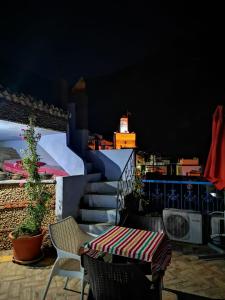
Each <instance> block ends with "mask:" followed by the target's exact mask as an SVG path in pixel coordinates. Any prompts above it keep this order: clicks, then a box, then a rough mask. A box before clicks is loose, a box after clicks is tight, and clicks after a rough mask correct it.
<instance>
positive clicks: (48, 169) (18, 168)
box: [3, 160, 69, 177]
mask: <svg viewBox="0 0 225 300" xmlns="http://www.w3.org/2000/svg"><path fill="white" fill-rule="evenodd" d="M3 170H4V171H6V172H11V173H16V174H21V175H22V176H24V177H27V172H26V171H25V170H24V169H23V168H22V165H21V164H19V163H17V162H16V163H15V161H10V160H6V161H4V163H3ZM38 173H39V174H44V173H47V174H52V175H55V176H68V175H69V174H68V173H67V172H66V171H64V170H63V169H62V168H60V167H57V166H48V165H46V164H45V163H44V165H42V166H40V167H39V168H38Z"/></svg>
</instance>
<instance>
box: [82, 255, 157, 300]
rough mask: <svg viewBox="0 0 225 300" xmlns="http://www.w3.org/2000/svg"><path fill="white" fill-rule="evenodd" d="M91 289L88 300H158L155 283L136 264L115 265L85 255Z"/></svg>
mask: <svg viewBox="0 0 225 300" xmlns="http://www.w3.org/2000/svg"><path fill="white" fill-rule="evenodd" d="M84 267H85V269H86V270H87V272H88V276H89V280H90V289H89V295H88V300H91V299H94V300H122V299H123V300H125V299H129V300H137V299H142V300H147V299H148V300H150V299H154V300H156V299H158V297H157V291H156V290H155V289H154V285H153V283H152V282H151V281H150V280H148V279H147V278H146V277H145V275H144V274H143V273H142V272H141V271H140V270H139V269H138V268H137V267H136V265H135V264H113V263H108V262H102V261H99V260H97V259H93V258H91V257H89V256H87V255H84Z"/></svg>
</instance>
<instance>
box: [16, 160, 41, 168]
mask: <svg viewBox="0 0 225 300" xmlns="http://www.w3.org/2000/svg"><path fill="white" fill-rule="evenodd" d="M44 165H46V163H44V162H42V161H39V162H37V166H38V167H42V166H44ZM15 166H16V167H17V166H18V167H19V166H22V160H17V161H16V164H15Z"/></svg>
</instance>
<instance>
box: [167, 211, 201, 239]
mask: <svg viewBox="0 0 225 300" xmlns="http://www.w3.org/2000/svg"><path fill="white" fill-rule="evenodd" d="M163 221H164V225H165V228H166V232H167V235H168V237H169V238H170V239H171V240H175V241H182V242H187V243H194V244H202V215H201V214H200V213H199V212H195V211H191V210H181V209H173V208H168V209H164V210H163Z"/></svg>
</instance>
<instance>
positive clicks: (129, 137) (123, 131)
mask: <svg viewBox="0 0 225 300" xmlns="http://www.w3.org/2000/svg"><path fill="white" fill-rule="evenodd" d="M113 143H114V148H115V149H123V148H136V133H134V132H129V131H128V117H127V116H123V117H122V118H120V132H114V137H113Z"/></svg>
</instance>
